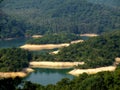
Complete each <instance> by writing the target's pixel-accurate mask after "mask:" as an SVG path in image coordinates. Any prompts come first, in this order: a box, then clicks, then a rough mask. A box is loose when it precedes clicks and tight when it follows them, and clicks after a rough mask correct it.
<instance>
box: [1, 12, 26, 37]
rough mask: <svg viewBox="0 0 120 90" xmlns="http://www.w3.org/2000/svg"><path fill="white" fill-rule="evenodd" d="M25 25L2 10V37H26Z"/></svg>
mask: <svg viewBox="0 0 120 90" xmlns="http://www.w3.org/2000/svg"><path fill="white" fill-rule="evenodd" d="M25 30H26V28H25V25H24V23H23V22H21V21H19V20H15V19H13V18H12V17H10V16H8V15H6V14H5V13H4V12H3V11H1V10H0V39H4V38H20V37H25Z"/></svg>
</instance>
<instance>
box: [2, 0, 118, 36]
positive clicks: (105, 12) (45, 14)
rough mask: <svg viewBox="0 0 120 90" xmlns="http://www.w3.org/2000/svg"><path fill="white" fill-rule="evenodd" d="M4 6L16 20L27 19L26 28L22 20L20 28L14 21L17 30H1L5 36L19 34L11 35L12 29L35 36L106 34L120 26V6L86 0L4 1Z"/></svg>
mask: <svg viewBox="0 0 120 90" xmlns="http://www.w3.org/2000/svg"><path fill="white" fill-rule="evenodd" d="M114 2H116V1H114ZM117 2H119V1H117ZM1 7H2V9H3V11H4V12H6V13H7V14H9V15H10V16H12V17H13V18H14V19H15V20H21V21H22V22H24V28H21V27H19V26H22V27H23V25H22V23H19V24H17V25H18V26H16V27H15V24H10V26H11V27H13V26H14V27H15V28H14V29H12V28H10V27H8V28H7V27H6V28H5V29H4V28H3V29H2V30H4V31H2V33H1V35H3V37H5V36H10V37H15V36H16V35H19V33H15V36H14V35H11V34H12V33H11V32H10V29H11V30H12V32H18V31H20V32H21V34H22V35H23V33H24V35H31V34H45V33H58V32H61V31H65V32H72V33H77V34H80V33H102V32H107V31H109V30H114V29H118V28H120V17H119V15H120V12H119V11H120V9H119V8H113V7H107V6H104V5H102V4H100V5H99V4H95V3H90V2H88V1H86V0H27V1H25V0H19V1H16V0H4V1H3V2H2V5H1ZM4 21H5V22H6V20H4ZM7 21H8V22H11V21H9V20H7ZM2 23H3V21H2ZM6 24H8V23H7V22H6ZM8 26H9V24H8ZM5 31H6V32H5ZM4 32H5V33H4ZM4 34H8V35H4ZM9 34H10V35H9Z"/></svg>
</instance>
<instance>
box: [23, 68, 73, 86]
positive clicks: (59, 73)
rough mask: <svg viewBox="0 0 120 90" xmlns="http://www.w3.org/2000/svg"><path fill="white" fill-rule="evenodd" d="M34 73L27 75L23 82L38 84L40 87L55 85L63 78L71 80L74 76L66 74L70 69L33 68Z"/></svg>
mask: <svg viewBox="0 0 120 90" xmlns="http://www.w3.org/2000/svg"><path fill="white" fill-rule="evenodd" d="M34 70H35V71H34V72H32V73H31V74H30V75H28V76H27V77H26V78H24V80H26V81H31V82H33V83H38V84H41V85H48V84H56V83H57V82H58V81H60V80H61V79H63V78H69V79H73V78H74V76H72V75H70V74H67V73H68V72H69V71H70V70H72V69H48V68H35V69H34Z"/></svg>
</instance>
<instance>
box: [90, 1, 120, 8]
mask: <svg viewBox="0 0 120 90" xmlns="http://www.w3.org/2000/svg"><path fill="white" fill-rule="evenodd" d="M88 1H89V2H92V3H97V4H104V5H106V6H110V7H115V8H120V0H88Z"/></svg>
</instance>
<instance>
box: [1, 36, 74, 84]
mask: <svg viewBox="0 0 120 90" xmlns="http://www.w3.org/2000/svg"><path fill="white" fill-rule="evenodd" d="M25 42H26V39H25V38H20V39H13V40H0V48H11V47H19V46H21V45H24V44H25ZM34 70H35V71H34V72H32V73H31V74H29V75H28V76H27V77H25V78H24V80H26V81H31V82H33V83H38V84H41V85H48V84H56V83H57V82H58V81H60V80H61V79H63V78H69V79H72V78H73V77H74V76H72V75H69V74H67V73H68V72H69V71H70V70H71V69H48V68H34Z"/></svg>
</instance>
